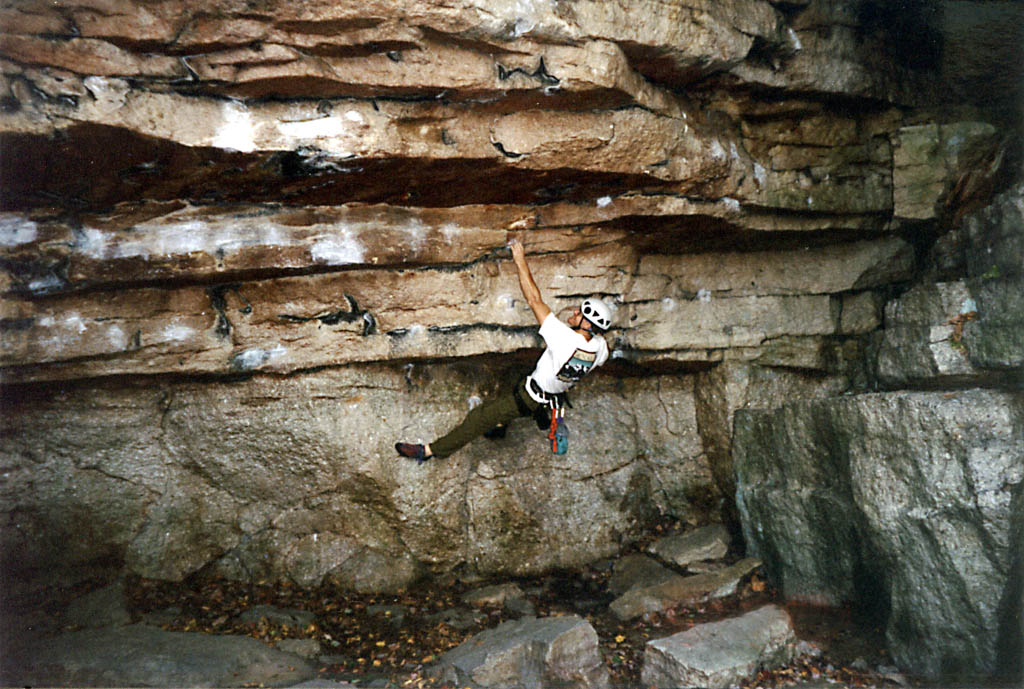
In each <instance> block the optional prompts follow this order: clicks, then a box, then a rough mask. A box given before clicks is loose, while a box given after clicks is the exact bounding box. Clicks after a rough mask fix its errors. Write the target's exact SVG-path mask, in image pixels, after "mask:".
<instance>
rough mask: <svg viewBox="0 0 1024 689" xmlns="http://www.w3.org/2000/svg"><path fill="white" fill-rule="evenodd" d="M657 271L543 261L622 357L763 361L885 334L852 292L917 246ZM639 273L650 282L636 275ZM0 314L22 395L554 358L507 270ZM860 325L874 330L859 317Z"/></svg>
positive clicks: (497, 266)
mask: <svg viewBox="0 0 1024 689" xmlns="http://www.w3.org/2000/svg"><path fill="white" fill-rule="evenodd" d="M334 248H335V250H336V251H338V252H341V251H343V250H344V249H345V248H346V247H345V245H339V246H336V247H334ZM787 255H788V257H789V258H788V259H787V258H785V256H787ZM650 258H651V260H649V261H648V260H640V259H634V260H632V261H629V262H624V260H623V256H622V250H621V248H619V247H612V248H607V247H604V246H597V247H594V248H592V249H588V250H586V251H577V252H574V253H571V254H568V255H563V254H545V255H539V256H535V257H533V258H532V262H533V271H534V276H535V279H536V280H537V282H538V285H539V286H540V287H541V289H542V291H543V293H544V294H546V295H548V299H549V302H550V304H551V305H552V308H554V309H555V310H556V311H562V310H569V309H571V308H573V307H574V306H575V305H576V304H577V303H578V302H579V300H580V299H581V298H582V297H583V296H589V295H592V294H602V295H606V296H607V297H609V298H610V300H611V301H612V302H613V306H614V307H615V309H616V312H617V313H616V328H615V330H613V331H612V333H611V335H610V337H611V339H612V344H613V348H615V349H621V350H647V351H658V350H661V351H670V350H702V349H716V348H726V347H756V346H761V345H764V344H765V343H766V342H767V341H768V340H771V339H777V338H780V337H785V336H798V337H806V336H828V335H836V334H851V333H857V332H867V331H870V330H873V329H874V328H876V327H877V326H878V324H879V322H878V313H877V312H878V304H877V303H876V300H873V299H872V298H871V296H870V293H863V294H862V295H858V294H856V293H854V291H857V290H862V289H865V288H870V287H872V286H878V285H883V284H886V283H887V282H890V281H893V280H898V279H901V278H903V277H905V276H906V274H907V272H908V271H909V270H910V267H911V262H910V260H909V259H910V251H909V247H908V246H907V245H906V244H904V243H903V242H902V241H901V240H898V239H884V240H879V241H877V242H860V243H855V244H851V245H847V246H839V247H823V248H820V249H813V250H807V251H796V252H789V253H788V254H782V255H781V257H779V256H774V255H773V256H772V257H770V258H769V257H765V259H764V261H762V262H759V263H750V262H749V261H747V260H746V259H745V257H744V256H742V255H738V254H701V255H697V256H685V257H679V258H677V259H675V260H665V261H663V260H659V259H655V258H654V257H650ZM629 263H633V264H634V265H636V266H637V268H636V272H632V273H631V272H629V271H627V270H625V269H624V268H623V267H622V266H623V265H629ZM787 264H788V265H787ZM784 267H786V268H787V269H783V268H784ZM798 267H799V268H798ZM694 275H705V276H707V277H706V278H698V279H696V280H694V278H693V277H692V276H694ZM815 275H817V276H818V277H817V278H814V277H813V276H815ZM689 280H693V282H688V281H689ZM425 295H429V297H426V298H425ZM0 308H2V312H0V315H2V321H0V323H2V324H3V327H4V339H3V341H2V344H0V363H2V364H3V365H4V366H5V368H6V371H5V377H6V378H7V380H8V381H11V382H16V381H18V380H31V379H46V378H52V377H57V378H61V377H68V376H69V375H70V376H82V375H85V376H90V375H114V374H126V373H134V374H152V373H162V372H176V373H184V372H191V373H204V372H205V373H238V372H247V371H254V370H265V371H275V372H289V371H296V370H301V369H308V368H314V367H317V366H323V365H338V364H344V363H351V362H358V361H364V362H365V361H379V360H389V359H400V360H409V359H439V358H453V357H463V356H471V355H475V354H483V353H488V352H511V351H516V350H520V349H524V348H534V347H538V346H539V345H540V340H539V338H538V336H537V334H536V322H535V320H534V319H533V317H532V314H531V313H530V312H529V310H528V308H527V306H526V304H525V302H524V300H523V299H522V296H521V294H520V293H519V290H518V283H517V281H516V278H515V275H514V270H513V266H512V265H511V261H505V260H503V261H487V262H483V263H476V264H472V265H469V266H466V267H461V268H459V269H456V270H445V269H435V268H424V269H418V270H350V271H345V272H339V273H331V274H324V275H313V276H303V277H284V278H276V279H270V280H257V281H248V282H241V283H233V284H219V285H213V286H206V287H203V286H190V287H180V288H171V289H159V288H143V289H124V290H119V291H116V292H92V293H83V294H68V295H53V296H50V297H47V298H44V299H34V300H20V299H13V298H7V299H4V300H2V301H0ZM858 312H860V313H861V314H862V317H860V318H854V314H856V313H858ZM39 365H42V368H37V369H34V370H33V369H32V368H31V367H34V366H39Z"/></svg>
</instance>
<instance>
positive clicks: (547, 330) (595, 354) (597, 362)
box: [526, 313, 608, 404]
mask: <svg viewBox="0 0 1024 689" xmlns="http://www.w3.org/2000/svg"><path fill="white" fill-rule="evenodd" d="M540 336H541V337H543V338H544V342H545V344H547V349H545V350H544V353H543V354H541V355H540V359H538V360H537V366H536V368H534V369H533V373H531V374H530V378H531V379H532V380H534V381H536V383H537V384H538V385H540V387H541V389H542V390H544V392H547V393H554V394H557V393H560V392H565V391H566V390H568V389H569V388H571V387H572V386H573V385H574V384H575V383H576V381H578V380H579V379H580V378H582V377H583V376H585V375H586V374H588V373H590V372H591V371H593V370H594V369H595V368H597V367H598V366H601V365H602V364H604V362H605V361H607V360H608V343H607V342H605V341H604V338H603V337H601V336H600V335H594V336H593V337H591V338H590V341H589V342H588V341H587V338H585V337H583V336H582V335H580V334H579V333H578V332H576V331H575V330H573V329H572V328H570V327H569V326H568V325H566V324H565V323H563V322H562V321H560V320H558V318H557V317H556V316H555V314H554V313H549V314H548V315H547V318H545V319H544V322H543V323H541V325H540ZM532 387H533V386H531V385H529V383H527V386H526V391H527V392H529V393H530V397H532V398H533V399H534V401H535V402H539V403H541V404H544V402H545V401H546V400H544V399H538V397H537V394H536V393H535V392H534V391H533V390H532V389H531V388H532Z"/></svg>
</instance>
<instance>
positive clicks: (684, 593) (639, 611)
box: [609, 557, 761, 620]
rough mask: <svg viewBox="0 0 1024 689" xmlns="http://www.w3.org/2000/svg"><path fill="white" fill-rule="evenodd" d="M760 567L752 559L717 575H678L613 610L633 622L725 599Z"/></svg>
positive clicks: (630, 595) (634, 592) (638, 590)
mask: <svg viewBox="0 0 1024 689" xmlns="http://www.w3.org/2000/svg"><path fill="white" fill-rule="evenodd" d="M760 566H761V561H760V560H758V559H757V558H752V557H748V558H745V559H743V560H740V561H739V562H737V563H736V564H734V565H731V566H730V567H726V568H725V569H720V570H717V571H714V572H707V573H704V574H694V575H692V576H685V577H684V576H682V575H679V574H675V575H673V576H671V577H670V578H668V579H665V580H664V581H660V582H657V583H653V584H650V585H647V586H635V587H634V588H632V589H630V590H629V591H627V592H626V593H624V594H623V595H621V596H619V597H618V598H616V599H615V600H614V601H612V603H611V605H610V606H609V607H610V608H611V611H612V612H613V613H614V614H615V616H616V617H618V618H619V619H620V620H631V619H633V618H634V617H639V616H640V615H643V614H644V613H648V612H662V611H665V610H668V609H669V608H673V607H676V606H678V605H694V604H696V603H701V602H704V601H707V600H714V599H715V598H725V597H726V596H731V595H732V594H734V593H736V589H737V588H738V587H739V584H740V582H741V581H742V580H743V578H744V577H746V576H747V575H748V574H750V573H751V572H753V571H754V570H755V569H757V568H758V567H760Z"/></svg>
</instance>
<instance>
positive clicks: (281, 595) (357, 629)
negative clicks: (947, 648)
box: [129, 567, 895, 689]
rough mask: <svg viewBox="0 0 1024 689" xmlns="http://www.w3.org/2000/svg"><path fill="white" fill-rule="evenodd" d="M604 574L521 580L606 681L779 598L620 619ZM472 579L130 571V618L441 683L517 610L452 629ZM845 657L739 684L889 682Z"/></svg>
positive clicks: (749, 590) (414, 684)
mask: <svg viewBox="0 0 1024 689" xmlns="http://www.w3.org/2000/svg"><path fill="white" fill-rule="evenodd" d="M609 577H610V568H608V567H604V568H603V569H588V570H585V571H583V572H580V573H573V574H570V573H566V574H562V575H554V576H549V577H545V578H541V579H535V580H528V581H524V580H520V581H518V582H517V583H518V584H519V585H520V588H522V589H523V590H524V591H527V592H529V598H530V600H531V602H533V604H534V606H535V607H536V611H537V616H538V617H545V616H556V615H565V614H578V615H580V616H581V617H584V618H585V619H587V620H588V621H589V622H590V623H591V624H592V625H593V627H594V629H595V630H596V631H597V634H598V637H599V639H600V650H601V654H602V657H603V659H604V661H605V663H606V665H607V667H608V670H609V672H610V674H611V685H612V686H613V687H640V686H641V679H640V674H641V670H642V667H643V656H644V650H645V645H646V643H647V642H648V641H651V640H653V639H658V638H663V637H666V636H670V635H671V634H675V633H677V632H680V631H684V630H686V629H689V628H690V627H692V626H693V625H695V624H700V623H704V622H711V621H716V620H719V619H723V618H725V617H730V616H734V615H737V614H741V613H743V612H746V611H749V610H752V609H755V608H757V607H760V606H761V605H765V604H767V603H770V602H776V601H777V596H776V593H775V591H774V590H773V589H772V588H771V586H770V585H769V584H768V583H767V581H766V580H765V579H764V578H763V576H760V575H759V574H755V575H754V576H753V577H751V578H750V579H749V580H748V581H747V582H746V583H745V584H744V585H743V586H742V587H741V589H740V591H739V592H738V593H737V594H735V595H733V596H731V597H729V598H727V599H722V600H718V601H713V602H708V603H705V604H702V605H698V606H691V607H682V606H680V607H678V608H674V609H671V610H666V611H664V612H662V613H653V614H649V615H645V616H644V617H643V618H641V619H638V620H634V621H630V622H622V621H620V620H618V619H617V618H615V617H614V616H613V615H612V614H611V613H610V612H609V610H608V604H609V603H610V602H611V601H612V596H611V594H610V593H608V587H607V583H608V578H609ZM482 585H483V584H478V585H477V586H482ZM469 588H470V587H468V586H460V585H450V586H442V585H440V584H438V585H431V584H425V585H422V586H417V587H415V588H414V589H413V590H410V591H408V592H404V593H400V594H396V595H369V594H358V593H352V592H349V591H343V590H341V589H340V588H338V587H334V586H331V585H324V586H321V587H318V588H316V589H311V590H302V589H299V588H298V587H295V586H292V585H289V584H287V583H271V582H258V583H254V584H248V583H240V582H232V581H226V580H222V579H212V578H208V577H203V576H194V577H192V578H191V579H189V580H187V581H186V582H184V583H169V582H157V581H151V580H146V579H132V580H131V581H130V582H129V601H130V608H131V612H132V614H133V616H134V617H136V618H142V617H144V616H147V615H152V616H153V617H151V618H150V620H151V621H152V620H157V621H158V623H159V624H160V626H162V627H163V628H165V629H169V630H178V631H192V632H203V633H208V634H242V635H248V636H251V637H253V638H256V639H259V640H260V641H263V642H264V643H267V644H270V645H276V644H277V643H279V642H281V641H283V640H285V639H313V640H315V641H317V642H318V643H319V644H320V647H321V655H320V658H319V662H320V664H321V667H320V675H321V676H322V677H325V678H330V679H335V680H345V681H349V682H353V683H356V684H359V683H362V682H369V681H376V683H377V684H378V685H379V684H381V683H382V682H383V683H384V684H386V685H387V686H391V687H396V688H397V687H404V688H405V689H428V688H437V687H438V686H439V685H438V682H437V681H436V680H435V679H433V678H432V677H430V676H429V674H428V673H427V668H428V666H430V665H431V664H432V663H434V662H436V661H437V659H438V658H439V657H440V656H441V655H443V654H444V653H446V652H447V651H449V650H451V649H452V648H455V647H456V646H458V645H459V644H461V643H462V642H464V641H466V640H467V639H469V638H470V637H471V636H473V635H475V634H478V633H480V632H482V631H484V630H486V629H492V628H494V627H497V626H498V625H499V624H501V623H502V622H505V621H507V620H509V619H514V617H513V616H512V615H510V613H508V612H507V611H506V610H504V609H502V608H493V607H492V608H486V607H485V608H476V609H474V610H475V611H477V614H476V615H475V616H473V615H463V616H462V617H460V618H459V620H460V622H461V623H460V624H459V625H458V628H456V626H454V624H455V623H454V621H452V620H451V619H450V618H449V617H448V616H447V615H446V614H445V613H450V612H451V611H453V610H460V609H462V610H465V609H468V608H469V606H467V605H466V604H464V603H462V602H461V600H460V599H461V596H462V594H463V593H464V592H465V591H466V590H468V589H469ZM257 605H269V606H273V607H274V608H278V609H299V610H304V611H308V612H311V613H313V614H314V615H315V616H316V622H315V623H312V624H305V625H287V624H280V623H274V622H272V621H271V620H269V619H267V618H266V617H263V618H261V619H259V621H257V622H248V623H245V622H242V621H240V619H239V615H240V614H241V613H243V612H245V611H246V610H249V609H251V608H253V607H255V606H257ZM796 619H797V618H796V617H794V620H796ZM839 624H840V625H843V624H846V621H845V620H841V621H840V622H839ZM819 626H822V623H820V621H819ZM824 627H827V623H824V626H823V627H822V629H819V630H817V631H812V632H811V633H815V634H818V635H819V636H821V635H825V636H827V635H828V634H833V636H836V635H838V632H837V631H836V630H835V629H833V630H831V631H829V630H827V629H825V628H824ZM808 629H810V627H808ZM798 631H799V629H798ZM801 637H802V638H803V635H802V634H801ZM825 645H827V643H826V644H825ZM870 645H871V644H868V646H869V647H870ZM875 650H876V652H878V653H880V651H877V648H876V649H875ZM851 660H852V659H850V658H842V657H838V656H836V657H831V656H830V655H829V654H828V653H827V652H826V653H823V654H821V655H820V656H819V657H816V658H810V657H804V658H801V659H798V660H797V661H795V662H794V663H792V664H790V665H789V666H787V667H785V668H782V669H780V670H776V671H772V672H762V673H760V674H758V675H757V676H756V677H754V678H751V679H750V680H749V681H747V682H745V683H744V684H743V686H744V687H751V688H752V687H765V688H772V689H774V688H776V687H786V686H792V685H794V684H798V683H800V682H803V681H808V680H819V679H820V680H825V681H832V682H838V683H841V684H845V685H847V686H854V687H859V686H887V683H886V680H885V679H880V676H879V675H877V674H872V673H870V672H860V671H856V670H853V669H851V668H849V667H848V666H847V663H849V662H851ZM888 686H895V685H894V684H891V683H890V684H888Z"/></svg>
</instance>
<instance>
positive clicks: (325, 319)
mask: <svg viewBox="0 0 1024 689" xmlns="http://www.w3.org/2000/svg"><path fill="white" fill-rule="evenodd" d="M345 299H346V301H348V310H345V309H338V310H337V311H331V312H329V313H323V314H319V315H317V316H293V315H291V314H288V313H282V314H278V316H277V317H278V318H280V319H281V320H283V321H289V322H291V323H309V322H310V321H319V322H321V323H323V324H324V325H338V324H339V323H355V322H356V321H359V320H362V321H363V333H362V334H363V337H366V336H367V335H372V334H374V333H375V332H376V331H377V319H376V318H374V317H373V314H371V313H370V312H369V311H366V310H364V309H360V308H359V302H357V301H356V300H355V297H353V296H352V295H350V294H346V295H345Z"/></svg>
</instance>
